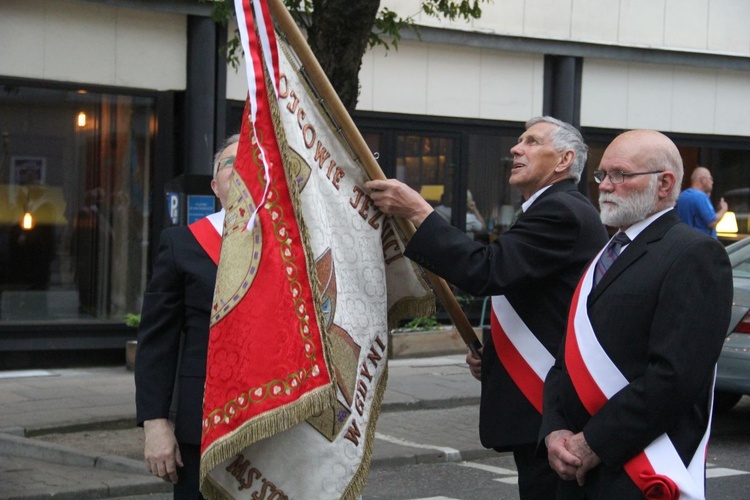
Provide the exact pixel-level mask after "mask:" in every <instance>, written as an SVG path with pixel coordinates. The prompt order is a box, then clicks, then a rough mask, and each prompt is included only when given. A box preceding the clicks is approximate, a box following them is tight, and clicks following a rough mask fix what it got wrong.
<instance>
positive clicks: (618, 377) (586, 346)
mask: <svg viewBox="0 0 750 500" xmlns="http://www.w3.org/2000/svg"><path fill="white" fill-rule="evenodd" d="M600 255H601V252H600ZM598 259H599V255H597V257H596V258H595V259H594V261H593V263H592V264H591V265H590V266H589V268H588V269H587V271H586V273H585V274H584V275H583V277H582V278H581V281H580V282H579V283H578V287H577V288H576V292H575V294H574V295H573V302H572V304H571V309H570V315H569V317H568V331H567V337H566V342H565V364H566V366H567V369H568V372H569V373H570V378H571V380H572V382H573V386H574V387H575V389H576V392H577V393H578V397H579V398H580V399H581V402H582V403H583V405H584V406H585V407H586V410H587V411H588V412H589V413H590V414H591V415H594V414H596V413H597V412H598V411H599V409H600V408H601V407H602V406H603V405H604V404H605V403H606V402H607V401H608V400H609V398H611V397H612V396H613V395H614V394H616V393H617V392H619V391H620V390H621V389H622V388H624V387H625V386H626V385H628V380H627V379H626V378H625V376H624V375H623V374H622V373H621V372H620V370H619V369H618V368H617V366H615V364H614V363H613V362H612V360H611V359H610V358H609V356H608V355H607V353H606V352H605V351H604V348H603V347H602V346H601V344H600V343H599V341H598V339H597V338H596V334H595V333H594V330H593V327H592V325H591V321H590V320H589V316H588V309H587V306H586V298H587V297H588V295H589V293H590V292H591V288H592V283H593V277H594V268H595V263H596V262H597V261H598ZM714 378H715V377H714ZM711 393H712V394H713V389H712V391H711ZM710 403H712V401H711V402H710ZM712 406H713V405H712V404H711V405H709V408H711V407H712ZM711 416H712V414H711V412H710V411H709V420H708V426H707V428H706V432H705V434H704V436H703V439H702V440H701V442H700V444H699V446H698V449H697V450H696V451H695V454H694V455H693V458H692V459H691V461H690V464H689V465H688V467H685V465H684V464H683V462H682V459H681V458H680V456H679V454H678V453H677V450H675V447H674V445H673V444H672V442H671V441H670V439H669V437H668V436H667V435H666V434H662V435H661V436H659V437H658V438H656V439H655V440H654V441H653V442H652V443H651V444H649V445H648V446H647V447H646V449H644V450H643V451H642V452H641V453H639V454H638V455H636V456H635V457H633V458H632V459H631V460H629V461H628V462H627V463H626V464H625V466H624V468H625V471H626V472H627V474H628V476H630V478H631V479H632V480H633V482H634V483H635V484H636V486H638V487H639V488H640V489H641V491H642V492H643V494H644V496H645V498H648V499H677V498H681V499H683V500H697V499H703V498H705V456H706V446H707V445H708V437H709V434H710V429H711Z"/></svg>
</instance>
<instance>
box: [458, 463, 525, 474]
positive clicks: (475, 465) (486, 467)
mask: <svg viewBox="0 0 750 500" xmlns="http://www.w3.org/2000/svg"><path fill="white" fill-rule="evenodd" d="M456 465H460V466H461V467H471V468H472V469H479V470H483V471H487V472H492V473H493V474H500V475H503V476H517V475H518V472H516V471H514V470H512V469H505V468H503V467H495V466H493V465H486V464H478V463H474V462H459V463H458V464H456Z"/></svg>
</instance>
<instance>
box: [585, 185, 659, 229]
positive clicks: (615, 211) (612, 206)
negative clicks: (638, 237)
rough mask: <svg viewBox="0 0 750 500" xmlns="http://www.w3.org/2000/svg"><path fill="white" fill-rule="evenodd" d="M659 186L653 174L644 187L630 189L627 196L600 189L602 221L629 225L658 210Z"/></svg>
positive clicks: (610, 223)
mask: <svg viewBox="0 0 750 500" xmlns="http://www.w3.org/2000/svg"><path fill="white" fill-rule="evenodd" d="M625 182H628V181H627V180H626V181H625ZM658 188H659V182H658V178H657V177H656V176H651V177H650V179H649V183H648V184H647V185H646V186H645V187H644V188H642V189H639V190H636V189H633V190H630V191H628V192H627V194H626V195H625V196H618V195H617V194H615V192H611V193H607V192H603V191H600V192H599V209H600V210H601V220H602V223H604V224H605V225H607V226H610V227H629V226H631V225H633V224H635V223H636V222H638V221H641V220H643V219H645V218H646V217H648V216H649V215H651V214H653V213H655V212H657V203H658V201H659V200H658V197H657V194H656V192H657V190H658Z"/></svg>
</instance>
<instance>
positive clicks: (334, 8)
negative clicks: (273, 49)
mask: <svg viewBox="0 0 750 500" xmlns="http://www.w3.org/2000/svg"><path fill="white" fill-rule="evenodd" d="M200 1H202V2H205V1H210V0H200ZM489 1H490V0H422V4H421V8H420V10H419V12H415V13H414V14H413V15H411V16H407V17H402V16H400V15H398V14H396V13H395V12H393V11H392V10H390V9H388V8H387V7H383V8H381V7H380V0H284V4H285V5H286V7H287V9H288V10H289V13H290V14H291V15H292V17H293V18H294V20H295V22H296V23H297V25H298V26H299V27H300V28H301V29H302V30H303V32H305V33H306V34H307V41H308V44H309V45H310V48H311V49H312V51H313V53H314V54H315V56H316V57H317V59H318V61H319V62H320V65H321V67H322V68H323V71H325V73H326V75H327V76H328V79H329V80H330V81H331V84H332V85H333V88H334V89H336V92H337V93H338V95H339V97H340V98H341V101H342V102H343V103H344V106H346V108H347V109H348V110H349V111H352V110H353V109H354V108H355V107H356V105H357V98H358V96H359V71H360V68H361V66H362V57H363V56H364V54H365V51H366V50H367V49H368V48H371V47H375V46H382V47H384V48H385V49H386V50H388V49H390V48H397V47H398V42H399V41H400V40H401V33H402V31H403V30H404V29H410V30H413V31H415V32H416V33H417V34H419V29H418V26H417V25H416V23H415V18H416V16H417V15H419V14H421V13H424V14H426V15H428V16H432V17H435V18H438V19H440V18H443V19H448V20H451V21H455V20H464V21H467V22H468V21H471V20H473V19H478V18H479V17H480V16H481V15H482V9H481V8H480V6H479V5H480V4H481V3H487V2H489ZM210 3H211V4H212V18H213V19H214V21H216V22H217V23H221V24H222V25H226V23H227V21H228V20H229V19H231V18H232V17H234V1H233V0H215V1H210ZM239 56H240V42H239V37H238V36H236V35H235V37H234V38H233V39H232V40H230V41H229V43H228V44H227V58H228V59H229V61H230V62H232V65H233V66H236V63H237V61H238V58H239Z"/></svg>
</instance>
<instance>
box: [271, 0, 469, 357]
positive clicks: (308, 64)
mask: <svg viewBox="0 0 750 500" xmlns="http://www.w3.org/2000/svg"><path fill="white" fill-rule="evenodd" d="M267 2H268V8H269V10H270V12H271V15H272V16H273V17H274V19H276V22H277V23H278V24H279V27H280V28H281V30H282V31H283V32H284V34H285V35H286V37H287V39H288V40H289V45H291V46H292V48H293V49H294V51H295V53H296V54H297V57H299V59H300V62H301V63H302V66H303V67H304V68H305V72H306V74H307V76H308V77H309V78H310V81H312V83H313V84H314V85H315V88H316V90H317V91H318V93H319V94H320V97H321V98H322V99H323V102H324V104H325V106H326V107H327V108H328V111H329V112H330V113H331V115H332V117H333V118H334V120H335V121H336V122H337V123H338V124H339V126H340V127H341V131H342V133H343V135H344V137H345V138H346V140H347V141H348V142H349V144H350V145H351V147H352V149H353V150H354V153H355V154H356V155H357V157H358V158H359V159H360V161H361V162H362V165H363V166H364V168H365V171H366V172H367V174H368V175H369V176H370V178H372V179H385V178H386V177H385V174H383V171H382V170H381V169H380V165H378V162H377V161H376V160H375V157H374V156H373V154H372V152H371V151H370V148H369V147H368V146H367V143H366V142H365V140H364V138H363V137H362V135H361V134H360V133H359V130H358V129H357V127H356V125H354V121H353V120H352V118H351V116H349V112H348V111H347V110H346V107H344V104H343V103H342V102H341V99H339V96H338V94H337V93H336V91H335V90H334V89H333V86H332V85H331V82H330V81H329V80H328V77H327V76H326V74H325V72H324V71H323V68H321V67H320V63H318V60H317V59H316V58H315V55H314V54H313V52H312V50H311V49H310V47H309V46H308V45H307V41H306V40H305V37H304V36H303V35H302V32H301V31H300V29H299V27H298V26H297V23H295V22H294V19H292V16H291V14H289V12H288V11H287V10H286V7H285V6H284V4H283V2H282V0H267ZM394 220H395V221H396V223H397V224H398V226H399V229H401V232H402V233H403V234H404V235H406V236H407V237H408V238H411V237H412V236H413V235H414V232H415V231H416V229H415V228H414V225H413V224H412V223H411V222H409V221H408V220H405V219H402V218H400V217H396V218H394ZM425 275H426V276H427V280H428V281H429V282H430V285H431V286H432V289H433V291H434V292H435V295H437V297H438V299H439V300H440V302H441V303H442V304H443V306H444V307H445V310H446V311H447V312H448V315H449V316H450V318H451V321H452V322H453V324H454V325H455V327H456V330H458V333H459V334H460V335H461V338H462V339H463V341H464V343H465V344H466V345H467V346H468V347H469V349H471V351H472V352H473V353H474V354H475V355H477V349H479V348H481V346H482V344H481V343H480V342H479V339H478V338H477V336H476V333H474V328H472V326H471V324H470V323H469V320H468V319H467V318H466V315H465V314H464V312H463V310H462V309H461V306H459V305H458V302H457V301H456V297H455V296H454V295H453V292H451V289H450V288H449V287H448V284H447V283H446V282H445V280H444V279H442V278H440V277H439V276H436V275H435V274H433V273H431V272H429V271H427V270H425Z"/></svg>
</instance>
